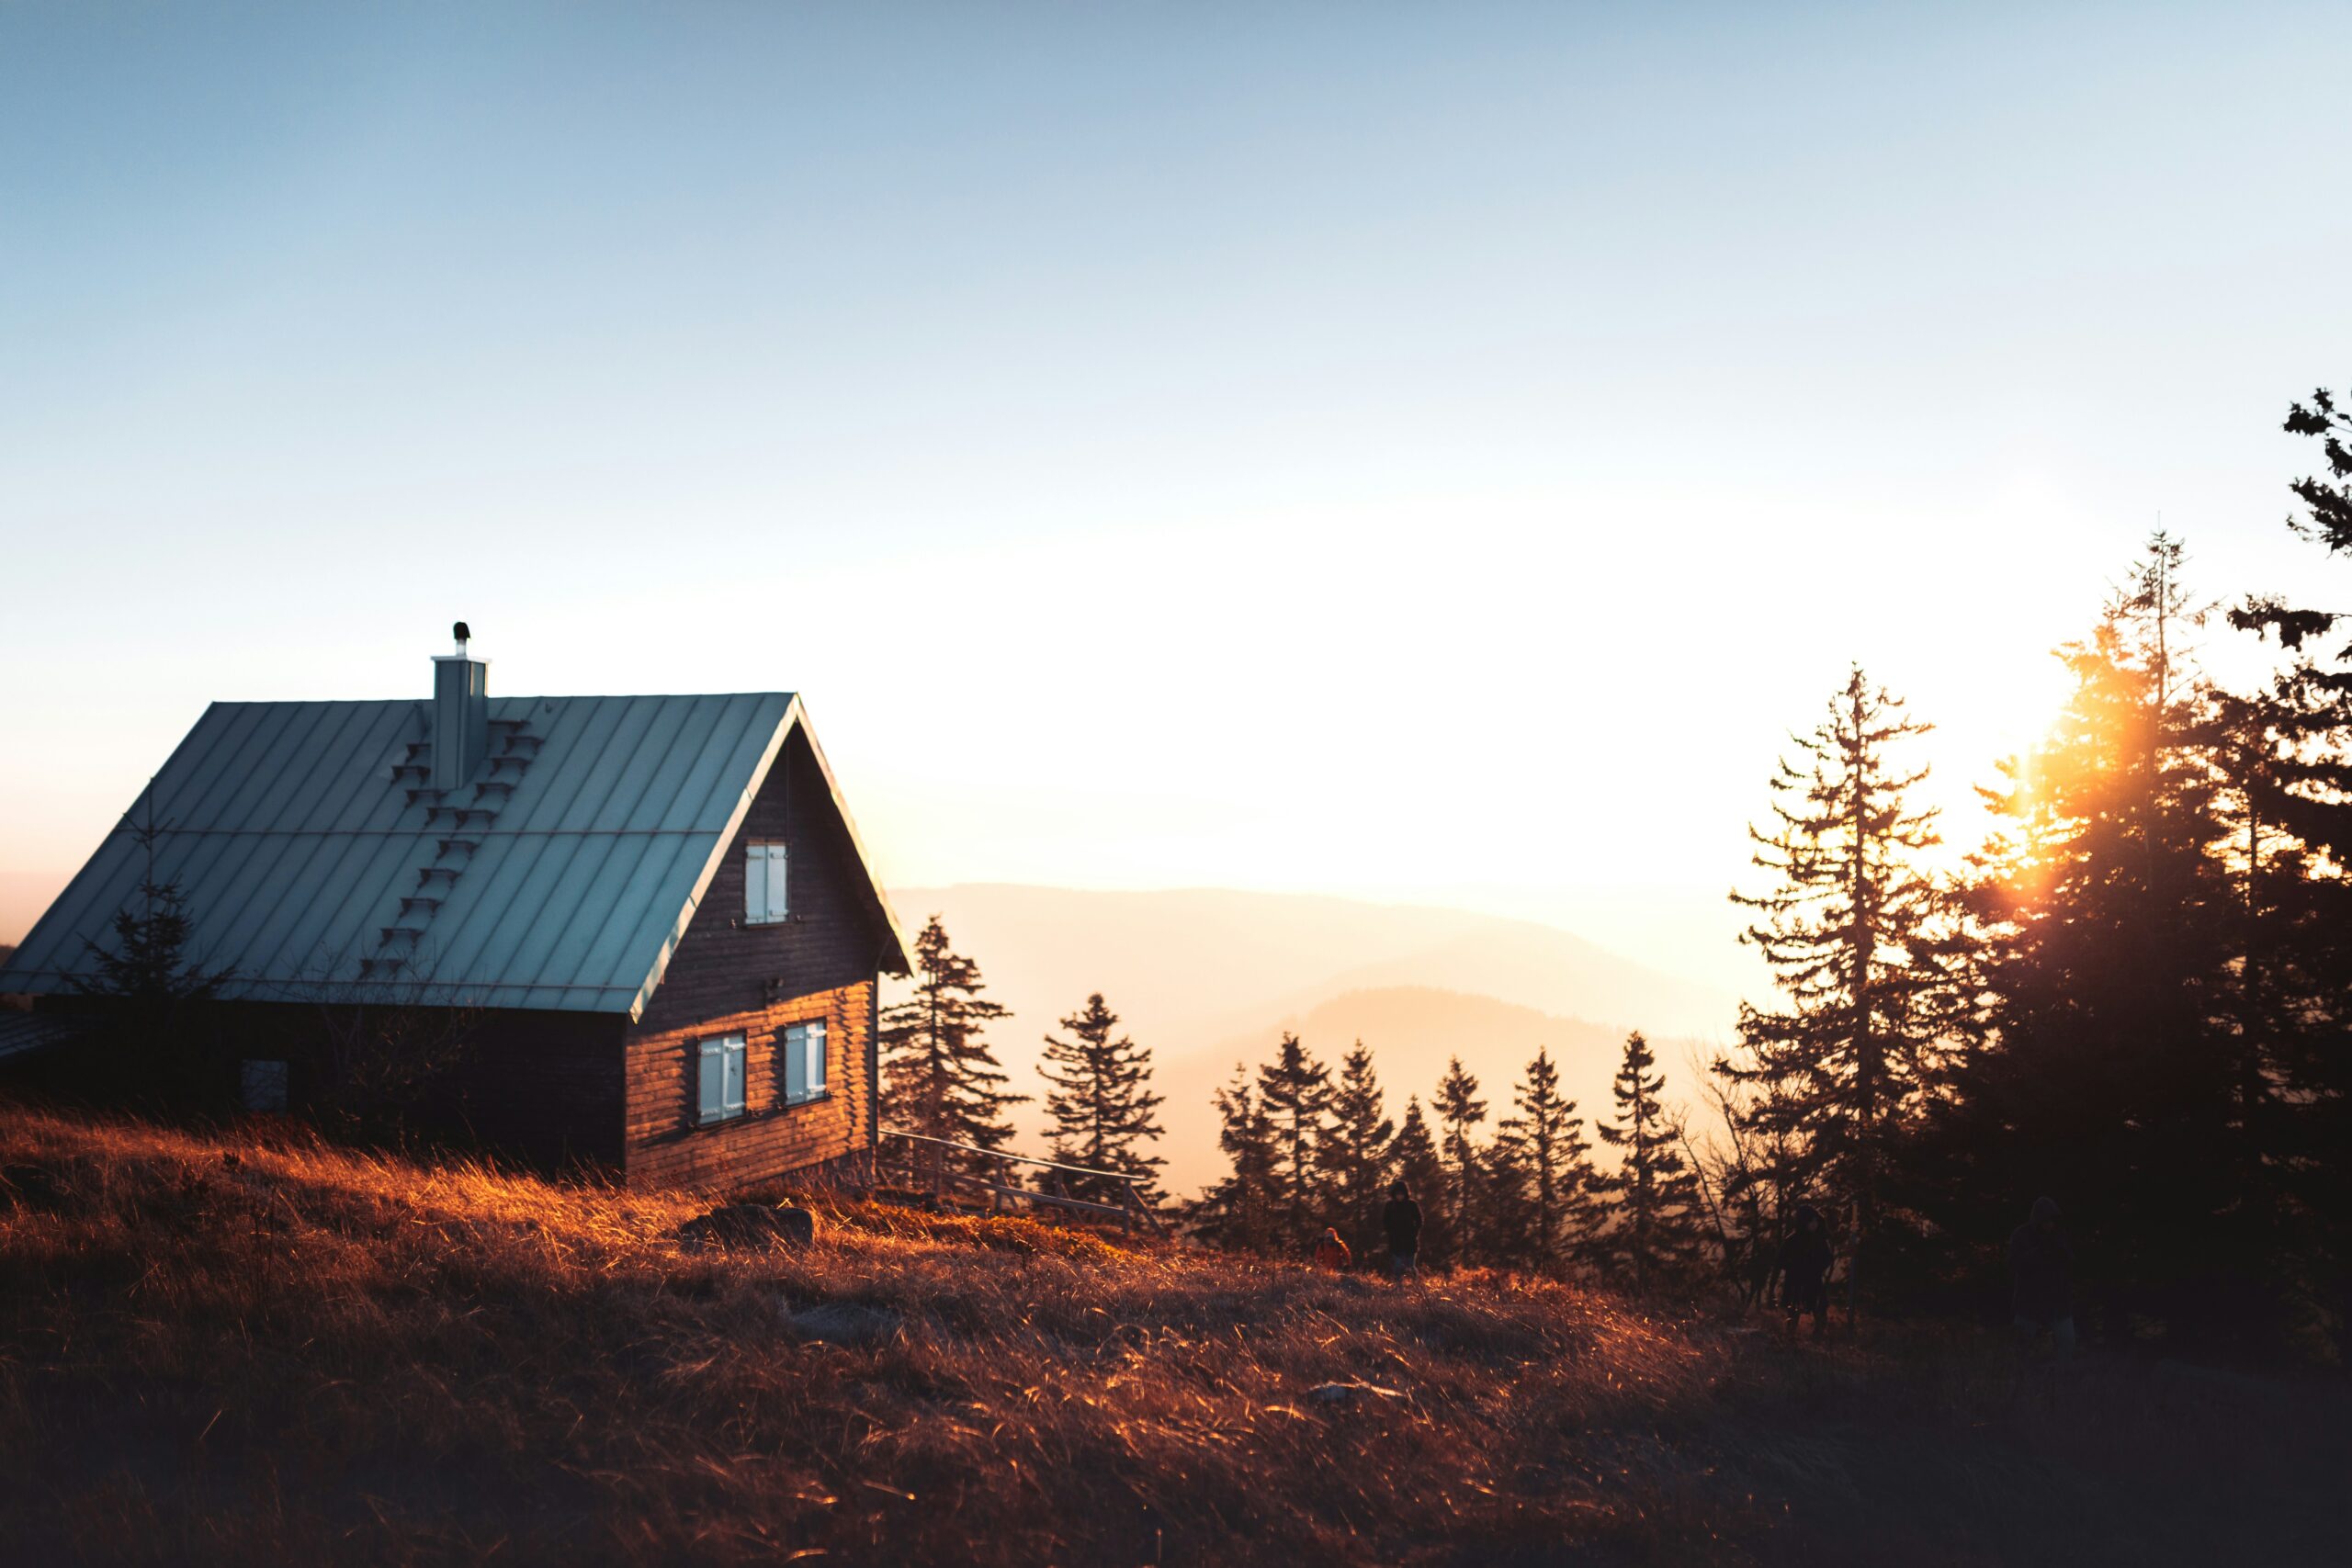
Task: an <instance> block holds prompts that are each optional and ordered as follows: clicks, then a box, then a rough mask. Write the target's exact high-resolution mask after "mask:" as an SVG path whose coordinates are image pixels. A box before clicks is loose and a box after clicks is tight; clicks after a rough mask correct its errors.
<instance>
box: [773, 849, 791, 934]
mask: <svg viewBox="0 0 2352 1568" xmlns="http://www.w3.org/2000/svg"><path fill="white" fill-rule="evenodd" d="M767 852H768V874H767V894H768V919H771V920H781V919H788V918H789V917H790V914H791V911H790V909H789V908H787V907H786V897H785V893H786V886H787V885H786V879H785V874H784V846H783V845H782V844H770V845H768V846H767Z"/></svg>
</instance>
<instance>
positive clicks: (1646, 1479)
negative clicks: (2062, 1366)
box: [0, 1102, 2352, 1568]
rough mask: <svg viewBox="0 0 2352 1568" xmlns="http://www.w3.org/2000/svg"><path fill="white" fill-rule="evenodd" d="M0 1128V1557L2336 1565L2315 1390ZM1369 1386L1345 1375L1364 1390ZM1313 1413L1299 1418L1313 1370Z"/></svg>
mask: <svg viewBox="0 0 2352 1568" xmlns="http://www.w3.org/2000/svg"><path fill="white" fill-rule="evenodd" d="M696 1207H697V1205H695V1203H694V1202H693V1201H690V1200H689V1199H687V1198H686V1197H684V1196H683V1195H676V1194H621V1193H615V1192H611V1191H605V1190H583V1189H579V1188H572V1187H565V1186H560V1185H552V1184H548V1183H545V1182H540V1181H535V1180H530V1179H517V1178H510V1177H503V1176H498V1175H494V1174H492V1173H489V1172H486V1171H482V1170H480V1169H477V1168H467V1167H455V1168H436V1167H423V1166H415V1165H410V1164H404V1163H402V1162H400V1161H396V1160H390V1159H381V1158H373V1157H367V1156H355V1155H351V1154H346V1153H342V1152H338V1151H335V1150H334V1149H331V1148H327V1147H323V1146H322V1145H317V1144H315V1143H312V1142H310V1141H308V1140H307V1139H305V1138H303V1137H301V1136H300V1135H299V1134H288V1133H287V1132H285V1131H283V1130H280V1131H277V1132H276V1133H274V1134H271V1139H270V1141H267V1142H264V1141H262V1140H261V1139H260V1138H258V1137H257V1136H256V1135H255V1134H253V1133H250V1132H247V1133H241V1134H233V1135H231V1136H228V1137H225V1138H208V1137H199V1136H196V1135H191V1134H187V1133H182V1132H175V1131H170V1130H164V1129H159V1128H155V1127H152V1126H147V1125H144V1124H141V1123H137V1122H86V1121H84V1120H80V1119H77V1118H74V1117H71V1116H66V1115H62V1114H58V1113H53V1112H49V1111H36V1110H28V1109H26V1108H24V1107H21V1106H17V1105H11V1104H8V1103H6V1102H0V1561H6V1562H27V1563H35V1562H38V1563H60V1562H107V1563H116V1562H155V1563H164V1562H169V1563H184V1562H199V1563H223V1564H228V1563H235V1564H269V1563H294V1562H300V1563H304V1564H312V1563H320V1562H337V1563H345V1562H474V1561H480V1560H481V1559H484V1558H492V1559H494V1560H495V1561H500V1562H564V1563H567V1564H580V1563H604V1562H629V1563H664V1564H668V1563H679V1562H777V1561H790V1560H817V1561H824V1562H874V1563H891V1564H904V1563H912V1564H928V1563H959V1564H965V1563H968V1564H980V1565H988V1564H995V1563H1061V1564H1071V1565H1089V1564H1122V1565H1131V1564H1135V1563H1166V1564H1177V1563H1186V1564H1194V1563H1198V1564H1241V1565H1248V1564H1254V1563H1280V1564H1283V1565H1285V1568H1297V1565H1301V1564H1323V1563H1333V1564H1357V1563H1364V1564H1370V1563H1411V1564H1456V1563H1460V1564H1468V1563H1504V1564H1522V1565H1532V1564H1539V1563H1570V1562H1576V1563H1633V1562H1653V1563H1656V1562H1665V1563H1679V1562H1706V1563H1733V1564H1736V1563H1744V1562H1755V1563H1790V1564H1797V1563H1802V1564H1804V1565H1806V1568H1825V1565H1830V1568H1834V1565H1837V1564H1843V1563H1856V1564H1860V1563H1887V1562H1903V1563H1922V1564H1951V1565H1961V1564H1990V1563H2039V1562H2050V1563H2061V1562H2063V1563H2066V1564H2069V1565H2070V1568H2071V1565H2075V1564H2082V1563H2108V1562H2114V1563H2121V1562H2131V1563H2144V1564H2168V1563H2197V1564H2199V1565H2203V1564H2210V1563H2212V1562H2264V1563H2273V1564H2290V1563H2304V1562H2322V1561H2329V1560H2331V1559H2332V1554H2333V1553H2334V1551H2335V1550H2336V1549H2337V1548H2338V1547H2340V1544H2341V1540H2342V1539H2343V1534H2344V1531H2345V1530H2346V1528H2347V1527H2352V1517H2347V1506H2346V1494H2345V1493H2344V1491H2343V1489H2342V1488H2341V1487H2340V1485H2338V1484H2336V1483H2338V1482H2340V1479H2341V1477H2342V1475H2343V1474H2344V1473H2345V1469H2346V1464H2347V1462H2352V1442H2347V1439H2346V1432H2345V1429H2344V1418H2343V1411H2342V1407H2341V1404H2340V1402H2339V1401H2338V1400H2337V1398H2336V1396H2335V1393H2334V1392H2333V1391H2327V1392H2325V1393H2322V1392H2317V1391H2312V1390H2305V1389H2297V1388H2293V1387H2288V1386H2284V1385H2277V1384H2270V1383H2264V1382H2256V1380H2249V1379H2235V1380H2204V1381H2195V1380H2179V1381H2177V1382H2170V1383H2167V1382H2162V1381H2159V1380H2151V1379H2149V1378H2147V1377H2144V1376H2143V1375H2141V1374H2139V1373H2137V1372H2134V1371H2131V1370H2129V1369H2126V1368H2123V1367H2120V1366H2117V1365H2113V1364H2109V1363H2101V1362H2098V1361H2097V1360H2096V1359H2093V1360H2091V1361H2088V1362H2086V1364H2084V1365H2083V1366H2082V1367H2080V1368H2079V1369H2077V1372H2078V1375H2077V1376H2075V1377H2074V1378H2072V1379H2070V1380H2069V1381H2068V1382H2066V1383H2065V1384H2064V1385H2059V1384H2049V1385H2047V1386H2044V1385H2042V1384H2040V1383H2035V1384H2030V1385H2028V1388H2027V1391H2026V1393H2025V1396H2024V1397H2023V1398H2019V1397H2018V1385H2017V1383H2016V1382H2015V1380H2014V1377H2013V1369H2012V1368H2011V1366H2010V1364H2009V1363H2008V1362H2007V1360H2006V1359H2004V1358H2002V1357H2001V1356H1999V1355H1998V1354H1997V1353H1995V1352H1992V1351H1988V1350H1985V1349H1981V1348H1977V1347H1976V1345H1975V1342H1973V1341H1962V1342H1960V1343H1957V1344H1951V1343H1946V1342H1942V1341H1939V1340H1933V1339H1924V1338H1923V1339H1919V1340H1916V1341H1914V1340H1907V1339H1897V1340H1895V1341H1894V1342H1893V1343H1892V1344H1890V1345H1886V1346H1882V1347H1879V1348H1873V1349H1871V1350H1870V1351H1868V1352H1866V1353H1856V1352H1853V1351H1849V1350H1838V1351H1836V1352H1833V1353H1823V1352H1819V1351H1815V1350H1814V1349H1811V1348H1787V1347H1782V1346H1780V1345H1779V1344H1777V1343H1776V1342H1775V1341H1774V1340H1773V1338H1771V1337H1769V1336H1765V1335H1758V1334H1753V1333H1747V1334H1743V1333H1741V1332H1738V1331H1737V1330H1736V1329H1731V1330H1726V1329H1725V1328H1724V1327H1722V1326H1716V1325H1707V1324H1705V1323H1701V1322H1678V1321H1675V1320H1672V1319H1668V1318H1660V1317H1655V1316H1645V1315H1643V1314H1639V1313H1635V1312H1632V1311H1629V1310H1627V1309H1626V1308H1625V1307H1623V1305H1621V1304H1618V1303H1612V1302H1611V1301H1609V1300H1607V1299H1604V1298H1600V1297H1595V1296H1592V1295H1589V1294H1586V1293H1584V1292H1578V1291H1576V1290H1572V1289H1567V1288H1563V1287H1558V1286H1550V1285H1541V1286H1532V1287H1525V1288H1517V1287H1511V1286H1509V1285H1506V1284H1504V1283H1502V1282H1498V1281H1493V1280H1483V1279H1470V1280H1458V1281H1454V1282H1452V1283H1443V1284H1437V1285H1433V1286H1432V1287H1431V1288H1429V1289H1426V1290H1408V1291H1405V1292H1395V1291H1391V1290H1389V1289H1387V1288H1385V1287H1384V1286H1380V1285H1375V1284H1373V1283H1370V1282H1368V1281H1366V1280H1363V1279H1361V1278H1358V1277H1353V1276H1335V1275H1328V1274H1324V1275H1317V1274H1310V1273H1308V1272H1306V1271H1305V1270H1303V1269H1297V1268H1295V1267H1289V1266H1282V1265H1253V1264H1250V1263H1246V1262H1239V1261H1233V1260H1227V1259H1220V1258H1202V1257H1196V1256H1190V1255H1186V1254H1182V1253H1165V1252H1163V1253H1132V1252H1123V1251H1119V1250H1116V1249H1114V1248H1111V1247H1105V1246H1104V1245H1103V1244H1102V1243H1100V1242H1096V1241H1093V1240H1091V1239H1088V1238H1082V1237H1071V1236H1069V1235H1067V1233H1059V1232H1053V1231H1049V1230H1047V1229H1046V1228H1045V1227H1040V1226H1034V1225H1029V1224H1025V1223H1024V1222H1017V1221H1005V1222H990V1223H988V1224H978V1225H974V1224H964V1225H962V1226H961V1227H960V1228H958V1227H957V1226H955V1225H946V1226H936V1225H934V1227H933V1228H938V1229H944V1233H945V1234H944V1238H943V1237H933V1238H929V1239H926V1238H923V1237H921V1236H911V1235H899V1234H891V1233H893V1232H899V1231H904V1230H906V1229H908V1228H909V1227H910V1223H911V1224H925V1223H928V1222H919V1221H910V1216H908V1215H906V1214H905V1213H904V1212H902V1211H884V1210H869V1209H861V1208H854V1207H853V1208H848V1209H840V1210H833V1211H829V1212H828V1213H827V1214H826V1216H825V1220H826V1224H825V1228H824V1231H823V1233H822V1235H821V1236H820V1241H819V1243H818V1244H817V1246H815V1247H813V1248H811V1249H809V1250H808V1251H806V1252H802V1253H798V1254H793V1255H781V1254H775V1255H763V1256H758V1257H724V1256H721V1257H710V1256H703V1255H689V1254H684V1253H682V1252H681V1251H680V1250H679V1249H678V1248H677V1247H676V1246H675V1245H674V1244H673V1243H672V1242H671V1241H669V1240H667V1239H665V1238H666V1236H667V1235H669V1234H670V1233H671V1232H672V1231H673V1229H674V1228H675V1227H676V1226H677V1225H678V1224H679V1223H680V1222H682V1221H683V1220H684V1219H686V1218H687V1217H689V1216H690V1215H692V1214H693V1213H695V1211H696ZM1364 1385H1371V1386H1370V1387H1368V1388H1367V1387H1365V1386H1364ZM1335 1386H1336V1387H1337V1388H1338V1391H1339V1392H1337V1393H1325V1392H1324V1391H1326V1390H1329V1389H1332V1388H1334V1387H1335Z"/></svg>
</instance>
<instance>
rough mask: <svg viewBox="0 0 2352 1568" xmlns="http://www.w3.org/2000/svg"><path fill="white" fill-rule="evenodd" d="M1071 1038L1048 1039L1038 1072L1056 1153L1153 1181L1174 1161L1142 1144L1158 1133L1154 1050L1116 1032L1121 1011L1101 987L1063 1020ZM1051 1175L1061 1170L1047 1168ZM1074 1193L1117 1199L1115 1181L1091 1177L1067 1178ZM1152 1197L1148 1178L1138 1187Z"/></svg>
mask: <svg viewBox="0 0 2352 1568" xmlns="http://www.w3.org/2000/svg"><path fill="white" fill-rule="evenodd" d="M1061 1026H1062V1027H1063V1028H1064V1029H1066V1030H1068V1031H1069V1033H1070V1036H1071V1038H1069V1039H1068V1040H1064V1039H1061V1038H1059V1037H1058V1036H1056V1035H1052V1034H1048V1035H1046V1054H1045V1057H1044V1060H1043V1061H1042V1062H1040V1063H1039V1065H1038V1069H1037V1070H1038V1072H1039V1073H1040V1075H1042V1076H1043V1077H1044V1078H1045V1080H1046V1083H1047V1084H1049V1085H1050V1086H1052V1087H1051V1088H1050V1089H1048V1090H1047V1092H1046V1115H1047V1117H1049V1118H1050V1119H1051V1121H1052V1128H1051V1130H1050V1131H1049V1132H1048V1134H1046V1136H1047V1138H1048V1141H1049V1144H1050V1146H1051V1148H1052V1151H1053V1157H1054V1158H1055V1159H1056V1160H1057V1161H1059V1162H1061V1163H1063V1164H1066V1165H1080V1166H1085V1167H1086V1168H1089V1169H1091V1170H1110V1171H1117V1172H1119V1173H1121V1174H1123V1175H1127V1176H1140V1177H1145V1178H1149V1177H1150V1176H1151V1174H1152V1173H1153V1172H1154V1171H1155V1170H1157V1169H1159V1167H1161V1166H1163V1165H1166V1164H1167V1163H1168V1162H1167V1161H1166V1160H1164V1159H1161V1158H1159V1156H1156V1155H1151V1154H1148V1153H1146V1152H1145V1150H1144V1148H1143V1145H1144V1144H1145V1142H1146V1141H1147V1140H1148V1139H1153V1138H1157V1137H1159V1133H1160V1128H1159V1122H1157V1121H1156V1120H1154V1119H1153V1116H1152V1112H1153V1111H1156V1110H1157V1109H1159V1106H1160V1105H1161V1104H1162V1103H1164V1097H1163V1096H1160V1095H1157V1094H1154V1093H1152V1092H1151V1091H1150V1089H1149V1087H1148V1085H1149V1084H1150V1081H1151V1053H1150V1051H1148V1049H1145V1048H1144V1047H1142V1046H1138V1045H1137V1044H1136V1043H1135V1042H1134V1041H1133V1040H1131V1039H1129V1038H1128V1037H1127V1036H1125V1035H1124V1034H1114V1031H1115V1030H1117V1028H1118V1026H1119V1015H1118V1014H1116V1013H1114V1012H1113V1011H1112V1010H1110V1008H1109V1007H1108V1006H1107V1005H1105V1003H1104V1002H1103V993H1102V992H1100V991H1097V992H1095V993H1094V994H1093V995H1092V996H1091V997H1088V998H1086V1005H1085V1006H1084V1007H1082V1008H1080V1009H1079V1010H1077V1011H1076V1012H1073V1013H1071V1014H1070V1015H1069V1016H1068V1017H1067V1018H1065V1019H1063V1020H1062V1021H1061ZM1043 1174H1044V1175H1046V1176H1047V1177H1053V1176H1057V1174H1058V1173H1057V1172H1053V1171H1046V1172H1045V1173H1043ZM1066 1185H1068V1186H1069V1189H1070V1190H1071V1195H1072V1196H1074V1197H1080V1198H1090V1199H1092V1200H1093V1201H1096V1202H1103V1203H1115V1202H1117V1201H1119V1198H1120V1193H1119V1191H1118V1190H1117V1188H1118V1185H1119V1184H1117V1183H1111V1182H1103V1181H1099V1180H1097V1179H1093V1178H1089V1177H1077V1178H1070V1179H1068V1181H1067V1182H1066ZM1137 1195H1138V1196H1139V1197H1141V1198H1143V1199H1144V1200H1145V1201H1147V1202H1150V1201H1157V1199H1158V1193H1157V1192H1156V1191H1155V1190H1153V1188H1152V1186H1151V1185H1150V1183H1149V1182H1148V1181H1147V1182H1145V1183H1143V1184H1141V1185H1139V1186H1138V1188H1137Z"/></svg>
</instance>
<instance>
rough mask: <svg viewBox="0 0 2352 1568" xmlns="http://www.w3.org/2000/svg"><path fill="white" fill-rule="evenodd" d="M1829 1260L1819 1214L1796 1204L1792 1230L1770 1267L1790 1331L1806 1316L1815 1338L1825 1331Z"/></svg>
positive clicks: (1827, 1246) (1829, 1256) (1826, 1327)
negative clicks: (1776, 1278) (1777, 1278)
mask: <svg viewBox="0 0 2352 1568" xmlns="http://www.w3.org/2000/svg"><path fill="white" fill-rule="evenodd" d="M1832 1261H1833V1258H1832V1255H1831V1253H1830V1250H1829V1234H1828V1227H1827V1226H1826V1225H1824V1224H1822V1220H1821V1211H1820V1210H1818V1209H1816V1208H1815V1207H1814V1206H1813V1205H1812V1204H1810V1203H1800V1204H1798V1205H1797V1215H1796V1228H1795V1229H1794V1230H1792V1231H1791V1232H1790V1233H1789V1235H1788V1239H1787V1240H1785V1241H1783V1242H1781V1255H1780V1257H1779V1258H1777V1259H1776V1260H1775V1261H1774V1263H1773V1265H1772V1269H1773V1272H1774V1273H1776V1274H1778V1275H1780V1277H1781V1311H1782V1312H1784V1313H1786V1314H1788V1320H1789V1328H1790V1330H1791V1332H1794V1331H1795V1329H1796V1325H1797V1319H1799V1318H1800V1317H1803V1316H1804V1314H1806V1313H1811V1314H1813V1337H1815V1338H1816V1339H1818V1338H1820V1337H1821V1336H1822V1335H1823V1334H1825V1333H1826V1332H1827V1331H1828V1328H1829V1265H1830V1263H1831V1262H1832Z"/></svg>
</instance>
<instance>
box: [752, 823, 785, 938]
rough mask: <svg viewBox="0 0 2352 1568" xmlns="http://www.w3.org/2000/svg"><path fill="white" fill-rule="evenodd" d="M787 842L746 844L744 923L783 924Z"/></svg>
mask: <svg viewBox="0 0 2352 1568" xmlns="http://www.w3.org/2000/svg"><path fill="white" fill-rule="evenodd" d="M784 889H785V876H784V845H783V844H781V843H777V842H768V841H754V842H752V843H748V844H745V845H744V846H743V923H744V924H745V925H747V926H773V925H780V924H782V923H783V922H784V920H785V919H786V918H787V917H786V913H785V901H784Z"/></svg>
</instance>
